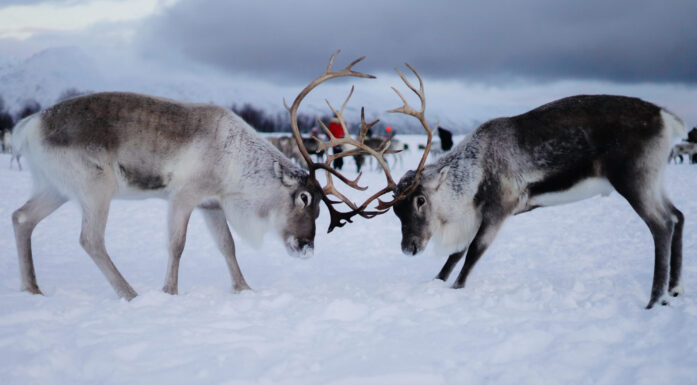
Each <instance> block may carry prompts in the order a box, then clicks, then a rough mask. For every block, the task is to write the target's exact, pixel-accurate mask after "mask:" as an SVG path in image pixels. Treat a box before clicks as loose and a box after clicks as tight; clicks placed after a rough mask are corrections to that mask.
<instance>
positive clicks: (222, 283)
mask: <svg viewBox="0 0 697 385" xmlns="http://www.w3.org/2000/svg"><path fill="white" fill-rule="evenodd" d="M402 138H406V140H407V141H408V142H409V143H410V148H412V150H411V152H410V153H407V154H406V155H405V159H404V160H405V161H404V164H405V165H408V166H411V167H413V166H414V165H415V164H416V163H417V161H418V157H419V156H420V153H419V152H417V151H416V147H417V146H416V144H417V143H419V142H422V141H423V140H424V139H423V137H419V136H413V137H411V136H410V137H405V136H402ZM8 165H9V156H8V155H6V154H3V155H0V183H2V186H3V187H2V190H0V191H2V192H1V194H2V199H1V200H0V218H5V219H4V220H2V221H0V234H1V235H0V379H2V380H0V382H1V383H2V384H6V385H9V384H96V383H98V384H160V383H166V384H192V383H205V384H225V385H233V384H234V385H242V384H302V385H307V384H332V385H347V384H381V385H382V384H483V383H495V384H559V383H575V384H656V383H660V384H689V383H696V382H697V327H696V325H697V296H696V294H695V293H697V283H695V280H694V277H695V275H696V274H697V262H695V258H694V250H695V249H696V247H697V245H696V243H697V236H695V235H694V234H695V233H696V232H697V222H695V220H694V218H697V202H696V201H695V199H694V196H695V193H694V192H695V191H697V167H695V166H691V165H687V164H684V165H669V166H668V169H667V175H666V184H667V190H668V191H669V194H670V196H671V197H672V199H673V201H674V203H675V204H676V206H677V207H678V208H680V209H681V210H682V211H683V213H684V214H685V216H686V218H687V220H686V224H685V236H684V250H685V258H684V271H683V278H684V284H685V292H686V296H685V297H680V298H674V299H671V305H670V306H657V307H656V308H654V309H653V310H645V309H644V306H645V305H646V303H647V302H648V299H649V292H650V288H651V279H652V274H653V245H652V241H651V237H650V234H649V231H648V229H647V228H646V226H645V225H644V224H643V222H641V220H640V219H639V218H638V216H636V214H634V213H633V211H632V210H631V208H630V207H629V205H628V204H627V203H626V202H625V201H624V200H623V199H622V198H621V197H620V196H619V195H618V194H617V193H612V194H611V195H610V196H609V197H607V198H603V197H600V196H596V197H593V198H590V199H587V200H585V201H581V202H577V203H573V204H568V205H562V206H556V207H550V208H544V209H538V210H534V211H532V212H529V213H525V214H523V215H519V216H516V217H513V218H511V219H510V220H509V221H508V222H507V223H506V225H505V226H504V227H503V229H502V230H501V232H500V233H499V235H498V237H497V239H496V240H495V242H494V244H493V245H492V246H491V248H490V249H489V250H488V251H487V252H486V253H485V254H484V257H483V258H482V259H481V261H480V262H479V263H478V265H477V266H476V267H475V269H474V270H473V272H472V274H471V275H470V278H469V280H468V282H467V287H466V288H464V289H462V290H453V289H451V288H450V287H449V283H443V282H440V281H434V280H433V279H432V278H433V277H434V276H435V275H436V273H437V272H438V271H439V269H440V267H441V266H442V264H443V263H444V262H445V256H443V255H433V250H432V249H431V248H429V249H427V251H426V252H425V254H424V255H418V256H415V257H407V256H404V255H402V253H401V252H400V247H399V243H400V237H401V234H400V225H399V221H398V220H397V218H396V217H395V216H394V215H393V214H392V213H388V214H387V215H383V216H380V217H377V218H374V219H371V220H363V219H357V220H356V221H355V223H353V224H349V225H348V226H347V227H344V228H339V229H336V230H334V231H333V232H332V233H331V234H325V233H324V231H323V229H326V227H327V225H328V218H327V214H326V212H327V211H326V209H324V210H323V211H322V214H321V215H320V218H319V223H318V229H319V230H320V232H319V233H318V236H317V238H316V240H315V243H316V249H315V253H314V257H313V258H310V259H307V260H301V259H297V258H291V257H289V256H288V255H286V252H285V248H284V247H283V245H282V242H281V241H280V240H278V239H276V238H275V237H273V236H267V237H266V238H265V242H264V244H263V246H262V248H261V249H259V250H255V249H252V248H251V247H250V246H249V245H247V244H246V243H245V242H243V241H240V240H238V241H237V254H238V260H239V263H240V265H241V268H242V271H243V273H244V275H245V277H246V279H247V282H248V283H249V284H250V286H251V287H252V288H253V291H246V292H242V293H234V292H233V291H232V288H231V286H232V285H231V281H230V278H229V276H228V273H227V269H226V267H225V262H224V259H223V257H222V256H221V255H220V254H219V253H218V251H217V250H216V248H215V245H213V243H212V242H211V239H210V236H209V235H208V234H207V233H206V228H205V225H204V223H203V219H202V218H201V217H200V216H199V215H198V214H194V215H193V217H192V219H191V223H190V225H189V233H188V238H187V245H186V249H185V251H184V255H183V257H182V261H181V267H180V280H179V293H180V294H179V295H177V296H170V295H168V294H164V293H162V292H161V291H160V288H161V285H162V284H163V279H164V275H165V269H166V263H167V251H166V236H165V231H166V222H165V220H166V204H165V202H164V201H160V200H144V201H114V202H113V204H112V206H111V214H110V218H109V223H108V226H107V234H106V243H107V249H108V250H109V252H110V254H111V256H112V258H113V260H114V263H115V264H116V266H117V267H118V268H119V269H120V271H121V272H122V273H123V274H124V276H125V277H126V279H127V280H128V281H129V282H130V283H131V285H132V286H133V287H134V288H135V289H136V291H138V293H139V296H138V297H136V298H135V299H134V300H133V301H131V302H126V301H124V300H120V299H119V298H118V297H117V296H116V294H115V293H114V291H113V290H112V288H111V286H110V285H109V284H108V282H107V281H106V279H105V278H104V277H103V276H102V275H101V273H100V272H99V270H98V269H97V267H96V265H95V264H94V263H93V262H91V261H90V259H89V257H88V256H87V255H86V253H85V252H84V251H83V250H82V249H81V248H80V246H79V243H78V236H79V231H80V230H79V226H80V215H79V210H78V208H77V207H76V206H75V205H74V204H67V205H65V206H64V207H62V208H60V209H59V210H58V211H57V212H56V213H54V214H53V215H51V216H49V217H48V218H47V219H45V220H44V221H43V222H42V223H40V224H39V226H38V227H37V229H36V230H35V232H34V236H33V251H34V262H35V266H36V270H37V278H38V283H39V286H40V288H41V290H42V291H43V293H44V294H45V295H44V296H40V295H30V294H27V293H24V292H20V291H19V287H20V281H19V272H18V265H17V256H16V251H15V246H14V239H13V236H12V225H11V221H10V216H11V214H12V212H13V211H14V210H15V209H16V208H18V207H19V206H20V205H21V204H22V203H23V202H24V201H25V200H26V199H27V198H28V194H29V192H30V190H31V179H30V175H29V173H28V172H27V171H23V172H19V171H17V170H16V169H14V170H10V169H9V168H8ZM345 170H348V171H347V174H348V175H349V176H352V175H353V174H354V172H353V171H354V168H353V163H352V162H351V161H348V162H347V164H346V165H345ZM404 171H405V170H404V169H397V170H395V171H394V172H393V174H394V176H395V177H399V176H401V175H402V173H403V172H404ZM383 179H384V178H383V177H382V176H381V175H380V174H379V173H377V172H370V171H368V172H366V173H364V177H363V179H362V181H363V183H364V184H368V185H369V186H371V190H373V189H375V188H379V187H381V184H382V183H383ZM458 269H459V266H458V267H457V268H456V270H458ZM456 274H457V271H455V272H454V273H453V278H454V276H455V275H456Z"/></svg>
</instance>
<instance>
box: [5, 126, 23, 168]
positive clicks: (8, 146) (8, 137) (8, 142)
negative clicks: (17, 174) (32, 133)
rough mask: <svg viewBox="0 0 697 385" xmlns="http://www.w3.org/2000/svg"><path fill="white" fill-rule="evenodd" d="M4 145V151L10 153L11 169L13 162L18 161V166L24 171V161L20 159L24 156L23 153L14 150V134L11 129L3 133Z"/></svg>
mask: <svg viewBox="0 0 697 385" xmlns="http://www.w3.org/2000/svg"><path fill="white" fill-rule="evenodd" d="M2 147H3V152H9V153H10V170H12V164H13V163H14V162H15V161H16V162H17V168H18V169H19V171H22V162H20V160H19V159H20V158H21V157H22V154H20V153H18V152H17V151H14V149H13V147H12V134H11V133H10V131H9V130H7V131H5V133H4V134H3V135H2Z"/></svg>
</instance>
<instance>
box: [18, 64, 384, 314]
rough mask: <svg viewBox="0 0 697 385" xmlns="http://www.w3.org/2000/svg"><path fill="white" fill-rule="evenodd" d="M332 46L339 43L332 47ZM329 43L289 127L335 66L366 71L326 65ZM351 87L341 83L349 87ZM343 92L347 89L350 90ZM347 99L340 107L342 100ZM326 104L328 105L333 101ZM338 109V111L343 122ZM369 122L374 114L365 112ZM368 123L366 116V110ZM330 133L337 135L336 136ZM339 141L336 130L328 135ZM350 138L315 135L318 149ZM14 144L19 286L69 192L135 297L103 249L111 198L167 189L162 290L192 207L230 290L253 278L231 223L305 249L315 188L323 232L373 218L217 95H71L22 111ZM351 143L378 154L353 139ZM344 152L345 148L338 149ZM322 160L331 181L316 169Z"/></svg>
mask: <svg viewBox="0 0 697 385" xmlns="http://www.w3.org/2000/svg"><path fill="white" fill-rule="evenodd" d="M337 53H338V52H337ZM335 56H336V53H335V54H334V55H333V56H332V57H331V59H330V61H329V66H328V67H327V70H326V71H325V73H324V74H323V75H321V76H320V77H319V78H317V79H316V80H315V81H313V82H312V83H311V84H310V85H309V86H308V87H306V88H305V89H304V90H303V91H302V92H301V93H300V95H298V97H297V98H296V100H295V102H294V103H293V107H292V108H289V111H290V115H291V120H292V126H293V129H294V135H296V136H295V137H296V139H297V140H298V142H299V143H300V144H302V140H301V138H300V133H299V130H298V126H297V109H298V107H299V105H300V101H301V100H302V99H303V98H304V97H305V96H306V95H307V93H309V92H310V90H312V89H313V88H314V87H316V86H317V85H318V84H319V83H321V82H323V81H325V80H328V79H332V78H336V77H343V76H353V77H361V78H373V76H372V75H368V74H364V73H360V72H355V71H353V70H352V69H351V68H352V67H353V66H354V65H355V64H356V63H358V62H359V61H360V60H362V59H363V58H360V59H358V60H355V61H354V62H352V63H351V64H349V65H348V66H347V67H346V68H344V69H343V70H340V71H331V67H332V64H333V61H334V57H335ZM350 96H351V94H349V98H350ZM346 102H348V98H347V99H346ZM346 102H345V103H344V107H345V105H346ZM330 107H331V106H330ZM342 112H343V107H342V109H341V112H336V111H335V113H337V114H338V116H339V117H340V118H341V121H342V124H343V125H344V129H345V122H344V121H343V117H341V113H342ZM373 124H374V123H373ZM363 125H364V127H365V130H364V135H363V137H364V136H365V131H366V130H367V129H368V128H369V125H367V124H365V120H363ZM334 139H335V138H334ZM335 141H336V139H335ZM344 143H347V141H345V140H341V142H340V143H334V142H332V141H330V142H322V143H318V147H321V150H326V149H327V148H330V147H333V146H334V145H341V144H344ZM13 144H14V148H15V150H16V151H18V152H20V153H22V154H23V155H25V157H26V159H27V163H28V164H29V168H30V169H31V173H32V177H33V180H34V191H33V193H32V195H31V198H30V199H29V200H28V201H27V202H26V203H25V204H24V205H23V206H22V207H21V208H19V209H18V210H17V211H15V212H14V213H13V214H12V222H13V225H14V231H15V240H16V243H17V252H18V256H19V267H20V276H21V280H22V289H23V290H25V291H28V292H30V293H33V294H40V293H41V291H40V290H39V286H38V285H37V282H36V275H35V272H34V263H33V257H32V250H31V234H32V232H33V230H34V228H35V227H36V225H37V224H38V223H39V222H40V221H41V220H42V219H44V218H45V217H47V216H48V215H50V214H51V213H52V212H54V211H55V210H56V209H58V208H59V207H60V206H61V205H63V204H64V203H65V202H67V201H68V200H74V201H76V202H77V203H78V205H79V206H80V208H81V209H82V230H81V233H80V244H81V245H82V247H83V248H84V249H85V251H86V252H87V254H89V256H90V257H91V258H92V259H93V261H94V262H95V263H96V264H97V266H98V267H99V269H100V270H101V272H102V273H103V274H104V275H105V276H106V278H107V280H108V281H109V283H111V285H112V287H113V288H114V290H115V291H116V293H117V294H118V295H119V296H120V297H122V298H125V299H127V300H130V299H132V298H134V297H135V296H136V292H135V290H133V288H132V287H131V286H130V285H129V284H128V282H126V280H125V279H124V278H123V276H122V275H121V273H120V272H119V271H118V270H117V269H116V266H114V264H113V262H112V260H111V258H110V256H109V255H108V253H107V250H106V246H105V242H104V233H105V228H106V223H107V216H108V213H109V205H110V202H111V200H112V199H116V198H123V199H145V198H150V197H156V198H162V199H166V200H168V202H169V209H168V230H169V262H168V267H167V273H166V277H165V284H164V287H163V290H164V291H165V292H167V293H170V294H176V293H177V292H178V272H179V261H180V259H181V254H182V251H183V249H184V243H185V240H186V231H187V225H188V221H189V217H190V215H191V213H192V211H193V210H195V209H200V210H201V212H202V214H203V216H204V219H205V221H206V224H207V226H208V228H209V230H210V232H211V234H212V236H213V239H214V241H215V242H216V245H217V247H218V249H219V250H220V251H221V252H222V254H223V255H224V256H225V260H226V262H227V266H228V269H229V272H230V275H231V277H232V281H233V287H234V289H235V290H236V291H239V290H245V289H249V286H248V285H247V283H246V282H245V279H244V277H243V275H242V273H241V271H240V268H239V266H238V264H237V260H236V256H235V244H234V240H233V237H232V234H231V233H230V230H229V228H228V223H229V224H230V225H231V226H232V227H233V228H234V229H235V230H236V231H237V232H238V233H239V234H240V235H241V236H243V237H245V238H248V239H250V240H251V241H252V242H253V243H259V242H260V241H261V239H262V237H263V235H264V233H265V232H267V231H269V230H275V231H274V232H275V233H277V234H278V235H279V236H280V237H281V238H282V239H283V240H284V242H285V246H286V248H287V250H288V252H289V253H290V254H292V255H297V256H301V257H309V256H311V255H312V253H313V249H314V237H315V219H316V218H317V217H318V215H319V202H320V199H321V200H322V201H323V202H325V203H326V205H327V207H328V209H329V211H330V216H331V222H330V227H329V231H331V230H332V229H333V228H334V227H337V226H338V227H340V226H343V225H344V224H345V223H346V221H350V220H351V217H352V216H354V215H362V216H364V217H370V216H371V215H373V214H372V213H371V212H370V211H366V210H364V209H360V208H359V207H356V206H355V205H354V204H353V203H352V202H350V201H349V200H348V199H346V198H345V197H344V196H343V195H342V194H341V193H340V192H339V191H338V190H337V189H336V188H335V187H334V186H333V184H331V183H332V179H331V177H330V175H332V174H334V175H336V176H337V178H339V179H340V180H342V181H344V182H346V183H347V184H348V185H349V186H350V187H354V188H360V189H363V188H361V187H360V186H358V179H356V180H355V181H350V180H348V179H347V178H346V177H344V176H343V175H341V174H340V173H338V172H336V171H335V170H333V169H332V168H331V167H330V166H329V165H330V164H331V160H333V159H331V160H329V162H327V163H325V164H318V163H312V161H311V160H310V157H309V154H307V152H306V150H305V148H304V146H301V148H302V150H303V151H304V153H303V155H304V158H305V159H306V160H307V163H308V164H309V173H308V172H307V171H305V170H303V169H302V168H300V167H299V166H297V165H295V164H293V162H291V161H290V160H289V159H288V158H286V157H284V156H283V155H282V154H281V153H280V152H279V151H278V150H277V149H276V148H274V147H273V145H272V144H271V143H270V142H269V141H267V140H265V139H264V138H262V137H261V136H260V135H258V134H257V133H256V132H255V131H254V129H253V128H251V127H250V126H249V125H248V124H246V123H245V122H244V121H243V120H242V119H241V118H239V117H238V116H237V115H235V114H234V113H233V112H231V111H229V110H227V109H225V108H222V107H218V106H213V105H204V104H191V103H181V102H177V101H173V100H169V99H163V98H157V97H152V96H146V95H140V94H132V93H98V94H91V95H86V96H79V97H76V98H73V99H69V100H66V101H63V102H61V103H58V104H56V105H55V106H53V107H51V108H49V109H47V110H45V111H43V112H40V113H37V114H34V115H32V116H30V117H27V118H25V119H24V120H22V121H21V122H20V123H18V125H17V127H16V128H15V133H14V135H13ZM353 144H355V145H356V146H357V147H358V149H357V150H356V151H362V150H364V151H366V152H368V153H371V154H374V155H375V156H378V157H379V159H378V161H379V162H382V163H384V159H382V154H381V153H378V152H376V151H374V150H372V149H370V148H368V147H367V146H365V145H364V144H363V143H362V139H359V140H353ZM346 155H351V154H350V153H347V154H345V155H344V156H346ZM317 169H325V170H326V171H327V173H328V185H327V186H325V187H324V188H323V187H322V186H321V185H320V183H319V182H318V181H317V179H316V178H315V170H317ZM328 194H333V195H336V196H337V197H339V198H341V201H343V202H346V203H347V204H348V205H349V206H350V207H351V210H350V211H348V212H340V211H338V210H337V209H336V208H335V206H334V205H335V204H340V203H341V202H337V201H334V200H331V199H329V197H328Z"/></svg>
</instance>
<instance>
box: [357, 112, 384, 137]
mask: <svg viewBox="0 0 697 385" xmlns="http://www.w3.org/2000/svg"><path fill="white" fill-rule="evenodd" d="M379 121H380V119H376V120H375V121H374V122H371V123H366V122H365V108H364V107H361V133H360V134H359V137H358V141H359V142H361V143H363V142H364V141H365V136H366V135H367V134H368V130H370V128H371V127H373V126H374V125H376V124H377V123H378V122H379Z"/></svg>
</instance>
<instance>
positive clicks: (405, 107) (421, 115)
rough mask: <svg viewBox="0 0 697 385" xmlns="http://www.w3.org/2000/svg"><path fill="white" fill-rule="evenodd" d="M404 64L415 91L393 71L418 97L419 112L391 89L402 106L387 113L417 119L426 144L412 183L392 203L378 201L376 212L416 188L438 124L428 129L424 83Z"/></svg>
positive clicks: (403, 77)
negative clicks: (409, 71) (422, 129)
mask: <svg viewBox="0 0 697 385" xmlns="http://www.w3.org/2000/svg"><path fill="white" fill-rule="evenodd" d="M405 64H406V66H407V67H408V68H409V69H410V70H411V71H412V72H413V73H414V75H415V76H416V78H417V79H418V80H419V88H418V89H416V87H414V85H412V84H411V83H410V82H409V80H408V79H407V78H406V76H404V74H403V73H402V72H401V71H400V70H399V69H398V68H395V70H396V71H397V74H399V77H400V78H401V79H402V81H403V82H404V84H406V85H407V87H409V89H411V90H412V91H413V92H414V93H415V94H416V95H417V96H418V97H419V100H420V101H421V109H420V110H419V111H417V110H415V109H414V108H413V107H411V106H410V105H409V103H408V102H407V100H406V98H405V97H404V95H402V93H401V92H399V90H398V89H397V88H395V87H392V89H393V90H394V92H395V93H396V94H397V96H399V98H400V99H401V100H402V103H403V104H402V106H401V107H398V108H395V109H392V110H389V111H388V112H393V113H402V114H405V115H410V116H413V117H415V118H417V119H418V120H419V122H420V123H421V125H422V126H423V128H424V130H426V134H427V135H428V139H427V142H426V149H425V150H424V154H423V156H422V157H421V161H420V162H419V166H418V167H417V169H416V175H415V178H414V182H413V183H412V184H411V185H410V186H407V187H406V188H405V189H404V190H403V191H402V192H401V193H400V194H399V195H398V196H395V197H394V199H393V200H392V201H389V202H384V201H382V200H380V199H378V206H377V209H378V210H388V209H389V208H390V207H392V206H393V205H394V204H395V203H397V202H398V201H400V200H402V199H404V197H406V196H407V195H409V193H411V191H412V190H413V189H414V188H415V187H416V184H417V183H418V180H419V179H420V177H421V172H422V171H423V168H424V166H425V164H426V159H427V158H428V154H429V152H430V151H431V142H432V140H433V131H434V130H435V129H436V128H437V127H438V123H436V125H435V126H434V129H433V130H432V129H431V128H430V127H429V125H428V122H427V121H426V117H425V111H426V94H425V92H424V82H423V79H422V78H421V75H419V73H418V72H417V71H416V70H415V69H414V67H412V66H411V65H409V63H405Z"/></svg>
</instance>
